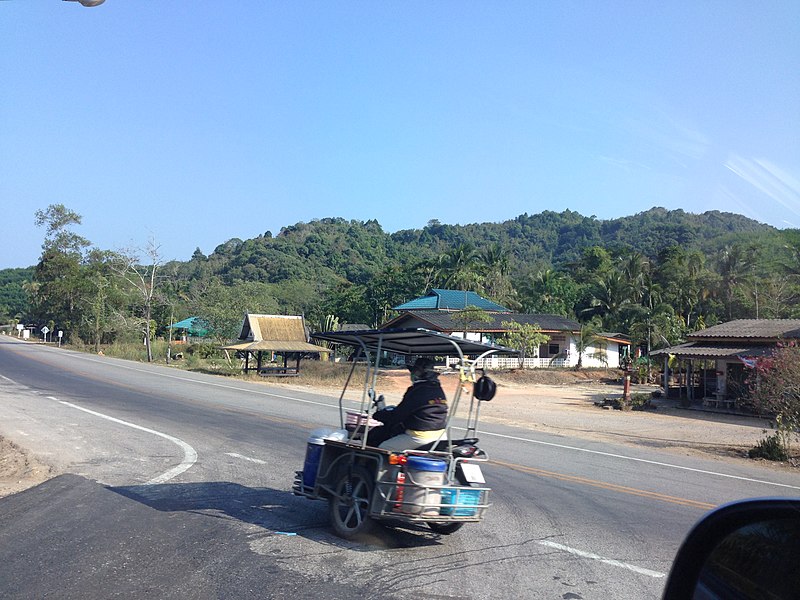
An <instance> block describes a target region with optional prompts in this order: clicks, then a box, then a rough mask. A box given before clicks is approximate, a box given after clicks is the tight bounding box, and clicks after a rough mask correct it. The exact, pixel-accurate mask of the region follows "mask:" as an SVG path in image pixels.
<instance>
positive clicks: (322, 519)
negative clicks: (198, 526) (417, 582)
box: [108, 481, 440, 551]
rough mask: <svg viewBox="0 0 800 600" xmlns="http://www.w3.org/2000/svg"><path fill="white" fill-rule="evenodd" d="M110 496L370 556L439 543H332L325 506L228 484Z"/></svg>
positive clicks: (416, 533)
mask: <svg viewBox="0 0 800 600" xmlns="http://www.w3.org/2000/svg"><path fill="white" fill-rule="evenodd" d="M108 489H109V490H111V491H112V492H115V493H117V494H120V495H122V496H124V497H126V498H129V499H131V500H135V501H137V502H140V503H142V504H145V505H146V506H149V507H150V508H154V509H156V510H158V511H162V512H184V513H191V514H198V515H202V516H204V517H208V518H215V519H223V520H225V519H232V520H235V521H239V522H242V523H248V524H251V525H255V526H258V527H261V528H262V529H263V530H264V534H265V535H275V536H295V535H298V536H302V537H304V538H307V539H310V540H313V541H315V542H318V543H324V544H330V545H334V546H339V547H346V548H349V549H351V550H363V551H369V550H371V549H373V548H372V547H373V546H380V547H381V548H384V549H386V548H408V547H419V546H430V545H436V544H439V543H440V541H439V540H440V536H439V535H438V534H434V533H433V532H432V531H431V530H430V529H428V528H427V527H419V528H417V527H409V526H408V525H407V524H404V526H403V528H402V529H399V528H394V527H391V528H388V527H387V528H377V531H376V532H375V533H374V534H373V535H371V536H370V537H369V538H368V539H362V540H359V541H357V542H354V541H347V540H343V539H340V538H338V537H336V536H335V535H334V534H333V533H332V532H331V530H330V527H329V521H328V505H327V503H325V502H321V501H311V500H308V499H306V498H300V497H297V496H295V495H293V494H292V493H291V492H287V491H284V490H275V489H272V488H251V487H247V486H244V485H241V484H238V483H231V482H219V481H215V482H200V483H165V484H157V485H134V486H121V487H109V488H108Z"/></svg>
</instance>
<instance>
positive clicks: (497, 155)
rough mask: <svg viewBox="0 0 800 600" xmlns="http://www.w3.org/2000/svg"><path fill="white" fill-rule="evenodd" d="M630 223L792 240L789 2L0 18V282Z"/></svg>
mask: <svg viewBox="0 0 800 600" xmlns="http://www.w3.org/2000/svg"><path fill="white" fill-rule="evenodd" d="M51 204H63V205H65V206H66V207H68V208H69V209H71V210H73V211H75V212H76V213H78V214H79V215H81V217H82V223H81V224H80V225H79V226H76V227H75V228H74V231H75V232H76V233H78V234H80V235H82V236H83V237H85V238H87V239H88V240H89V241H90V242H91V243H92V245H93V246H96V247H98V248H101V249H104V250H119V249H123V248H133V247H141V248H144V247H147V245H148V244H150V243H154V244H155V245H156V246H158V248H159V252H160V254H161V256H162V258H163V259H164V260H173V259H174V260H188V259H189V258H190V257H191V255H192V253H193V252H194V250H195V249H196V248H200V250H201V251H202V252H203V253H205V254H210V253H211V252H213V250H214V248H216V247H217V246H218V245H220V244H222V243H224V242H226V241H227V240H229V239H231V238H241V239H248V238H252V237H256V236H258V235H261V234H263V233H265V232H266V231H271V232H272V233H273V234H277V233H278V232H279V231H280V229H281V228H282V227H285V226H289V225H293V224H295V223H298V222H308V221H311V220H313V219H320V218H324V217H343V218H345V219H357V220H363V221H366V220H369V219H376V220H377V221H378V222H379V223H380V224H381V225H382V226H383V228H384V230H385V231H388V232H394V231H398V230H401V229H411V228H422V227H424V226H425V225H426V224H427V222H428V221H430V220H431V219H438V220H439V221H441V222H442V223H452V224H465V223H481V222H500V221H505V220H507V219H513V218H515V217H516V216H518V215H521V214H523V213H527V214H529V215H533V214H536V213H539V212H541V211H544V210H553V211H558V212H560V211H563V210H567V209H569V210H573V211H577V212H579V213H581V214H583V215H586V216H592V215H593V216H595V217H597V218H598V219H613V218H618V217H622V216H627V215H633V214H636V213H639V212H642V211H645V210H647V209H649V208H651V207H653V206H662V207H665V208H668V209H678V208H680V209H683V210H686V211H688V212H692V213H702V212H705V211H708V210H721V211H727V212H734V213H738V214H742V215H745V216H747V217H750V218H753V219H756V220H758V221H760V222H762V223H768V224H770V225H773V226H775V227H778V228H798V227H800V2H797V1H796V0H788V1H783V0H768V1H766V2H752V1H750V0H747V1H744V0H731V1H722V0H719V1H702V0H701V1H698V0H689V1H683V0H674V1H671V2H666V3H658V4H656V3H653V2H645V1H644V0H642V1H639V2H637V1H635V0H626V1H615V0H602V1H601V0H596V1H593V2H592V1H588V0H587V1H569V0H552V1H543V2H531V1H530V0H525V1H523V2H515V1H510V0H509V1H500V0H498V1H495V2H477V1H470V0H463V1H459V2H455V1H448V0H439V1H436V2H430V1H425V2H423V1H414V0H410V1H404V2H391V1H386V2H368V1H362V2H356V1H349V0H338V1H335V2H329V1H323V0H319V1H314V2H310V1H306V0H292V1H290V2H288V1H284V2H273V1H268V0H236V1H235V2H226V1H217V2H212V1H206V2H196V1H194V2H189V1H188V0H174V1H169V0H158V1H157V2H156V1H152V0H151V1H149V2H144V1H133V0H106V2H105V3H104V4H102V5H100V6H97V7H94V8H85V7H82V6H80V5H79V4H78V3H76V2H65V1H61V0H2V1H0V211H1V212H0V214H2V215H3V217H4V218H3V226H2V230H0V268H9V267H27V266H32V265H35V264H36V262H38V259H39V256H40V254H41V245H42V242H43V240H44V234H45V231H44V230H43V229H42V228H37V227H36V226H35V217H34V214H35V212H36V211H37V210H39V209H45V208H46V207H47V206H49V205H51Z"/></svg>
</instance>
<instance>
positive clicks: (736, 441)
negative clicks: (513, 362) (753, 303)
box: [0, 370, 795, 497]
mask: <svg viewBox="0 0 800 600" xmlns="http://www.w3.org/2000/svg"><path fill="white" fill-rule="evenodd" d="M496 380H497V382H498V384H499V385H498V392H497V396H496V397H495V398H494V400H492V401H491V402H486V403H483V404H482V406H481V421H482V422H484V423H489V422H493V423H502V424H511V425H516V426H520V427H523V428H526V429H529V430H531V431H540V432H546V433H553V434H561V435H564V436H568V437H572V438H578V439H587V440H602V441H608V442H613V443H616V444H624V445H631V446H639V447H648V448H651V449H653V448H655V449H658V450H662V451H664V452H665V453H667V454H678V455H695V456H697V455H702V456H705V457H708V458H713V459H715V460H720V461H730V460H735V461H741V460H749V459H747V458H746V456H747V450H748V449H750V448H752V447H753V446H754V445H755V444H756V443H757V442H758V441H759V440H761V439H762V438H763V437H764V435H765V434H764V430H765V429H768V428H769V423H768V422H767V421H764V420H760V419H755V418H752V417H743V416H735V415H728V414H723V413H714V412H707V411H699V410H686V409H681V408H679V407H677V406H676V405H675V403H674V402H667V401H665V400H659V399H654V400H653V401H652V407H651V408H649V409H647V410H643V411H620V410H607V409H603V408H600V407H598V406H596V405H595V402H598V401H601V400H603V399H604V398H615V397H619V396H621V395H622V383H621V380H620V378H619V371H608V372H598V371H581V372H574V371H561V372H555V371H539V372H536V373H533V372H524V373H513V374H502V375H498V376H497V377H496ZM264 383H269V384H270V385H276V382H275V381H269V382H264ZM409 384H410V381H409V379H408V374H407V372H406V371H402V370H397V371H392V372H388V373H386V374H384V375H382V376H381V377H380V379H379V382H378V386H377V387H378V391H379V392H380V393H383V394H384V395H385V396H386V400H387V403H390V404H396V403H397V402H399V401H400V398H401V397H402V394H403V392H404V391H405V389H406V388H407V387H408V385H409ZM442 384H443V386H444V388H445V391H446V392H447V394H448V397H450V398H452V395H453V392H454V390H455V386H456V385H458V377H457V376H455V375H444V376H442ZM277 385H282V386H284V387H288V388H300V389H304V390H312V389H313V390H316V391H319V392H321V393H325V394H329V395H337V394H338V389H333V388H331V387H324V386H321V385H319V384H318V385H316V386H314V387H311V386H308V385H302V384H299V382H292V383H286V382H277ZM654 389H656V388H655V387H654V386H632V392H634V393H637V392H639V393H649V392H651V391H653V390H654ZM467 404H468V403H466V402H464V403H463V404H462V405H461V407H460V411H459V412H460V413H462V412H463V413H464V414H466V408H467V406H466V405H467ZM763 464H764V466H765V467H767V468H771V469H793V468H795V467H792V466H791V465H785V464H775V463H767V462H764V463H763ZM55 474H56V473H54V471H53V469H51V468H50V467H49V466H47V465H43V464H41V463H39V462H38V461H37V460H36V459H35V457H33V456H31V455H30V454H29V453H27V452H26V451H25V450H24V449H23V448H20V447H19V446H17V445H15V444H13V443H11V442H9V441H8V440H4V439H2V438H0V497H2V496H6V495H9V494H13V493H16V492H18V491H21V490H23V489H26V488H28V487H31V486H34V485H37V484H39V483H41V482H42V481H45V480H46V479H48V478H49V477H52V476H54V475H55Z"/></svg>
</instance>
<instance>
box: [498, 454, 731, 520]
mask: <svg viewBox="0 0 800 600" xmlns="http://www.w3.org/2000/svg"><path fill="white" fill-rule="evenodd" d="M491 463H492V464H495V465H499V466H501V467H506V468H508V469H512V470H514V471H520V472H523V473H529V474H531V475H539V476H540V477H549V478H551V479H559V480H561V481H568V482H571V483H578V484H580V485H588V486H591V487H596V488H600V489H604V490H609V491H612V492H619V493H622V494H629V495H631V496H639V497H641V498H649V499H651V500H658V501H660V502H668V503H670V504H677V505H679V506H689V507H692V508H699V509H700V510H711V509H712V508H716V506H717V505H716V504H710V503H708V502H698V501H697V500H689V499H687V498H678V497H676V496H667V495H666V494H659V493H658V492H648V491H646V490H640V489H637V488H632V487H627V486H624V485H617V484H614V483H606V482H604V481H597V480H595V479H588V478H586V477H578V476H577V475H565V474H564V473H556V472H554V471H545V470H544V469H537V468H535V467H528V466H525V465H518V464H515V463H509V462H504V461H500V460H495V459H492V461H491Z"/></svg>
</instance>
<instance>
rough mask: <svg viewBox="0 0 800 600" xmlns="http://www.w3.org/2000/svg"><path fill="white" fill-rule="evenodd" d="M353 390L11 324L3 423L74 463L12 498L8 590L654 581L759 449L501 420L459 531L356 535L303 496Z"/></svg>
mask: <svg viewBox="0 0 800 600" xmlns="http://www.w3.org/2000/svg"><path fill="white" fill-rule="evenodd" d="M336 404H337V398H333V397H325V396H318V395H313V394H308V393H302V392H296V391H288V390H286V389H283V388H272V387H269V386H266V385H261V384H249V383H244V382H240V381H232V380H229V379H225V378H219V377H213V376H206V375H201V374H194V373H186V372H183V371H179V370H175V369H169V368H166V367H160V366H154V365H143V364H138V363H130V362H126V361H119V360H115V359H111V358H107V357H102V356H94V355H87V354H80V353H74V352H69V351H65V350H60V349H54V348H49V347H44V346H41V345H37V344H32V343H21V342H17V341H15V340H11V339H7V338H3V337H0V435H3V436H5V437H7V438H10V439H11V440H13V441H14V442H16V443H17V444H19V445H21V446H23V447H25V448H27V449H28V450H30V451H32V452H34V453H35V454H36V455H37V456H39V457H40V458H41V459H42V460H43V461H44V462H47V463H49V464H52V465H54V466H55V467H56V468H57V469H58V471H59V472H61V473H64V475H61V476H59V477H57V478H55V479H52V480H50V481H48V482H46V483H44V484H42V485H40V486H38V487H36V488H32V489H29V490H27V491H25V492H22V493H20V494H16V495H14V496H11V497H8V498H5V499H2V500H0V597H3V598H32V597H36V598H44V597H51V598H77V597H80V598H111V597H125V598H141V597H148V598H149V597H181V598H185V597H191V598H284V597H293V598H352V597H364V598H408V597H425V598H460V599H467V598H485V597H493V598H562V599H575V600H580V599H588V598H621V599H624V598H637V599H639V598H656V597H658V596H659V595H660V593H661V590H662V588H663V585H664V577H665V575H666V573H667V572H668V570H669V566H670V564H671V561H672V557H673V556H674V554H675V552H676V550H677V548H678V545H679V544H680V541H681V540H682V538H683V537H684V535H685V534H686V533H687V531H688V530H689V528H690V527H691V526H692V524H693V523H694V522H696V520H697V519H698V518H699V517H700V516H701V515H702V514H704V513H705V512H706V511H707V510H709V509H710V508H712V507H713V506H716V505H718V504H720V503H724V502H728V501H731V500H735V499H738V498H745V497H753V496H773V495H788V496H800V477H799V476H797V475H795V474H792V473H785V474H784V473H777V474H776V473H775V472H773V471H770V470H766V469H760V468H758V467H757V466H749V465H741V466H740V465H736V464H733V463H727V462H718V461H709V460H702V459H695V458H688V457H687V458H680V457H676V456H674V455H670V456H665V455H663V454H660V453H658V452H657V451H653V452H648V451H645V450H639V449H631V448H623V447H615V446H612V445H609V444H603V443H598V442H591V441H584V440H578V439H570V438H567V437H562V436H549V435H543V434H541V433H538V432H532V431H527V430H525V429H522V428H513V427H502V426H495V425H491V426H489V425H485V426H484V427H482V433H481V441H482V444H481V445H482V447H484V448H485V449H486V450H487V451H488V453H489V455H490V457H491V462H490V464H489V465H487V466H486V467H485V468H484V474H485V475H486V478H487V481H488V484H489V485H490V486H491V487H492V488H493V493H492V498H491V500H492V502H493V506H492V507H491V508H490V509H489V511H487V515H486V519H485V520H484V521H483V522H482V523H480V524H474V525H467V526H465V527H464V528H463V529H462V530H461V531H459V532H458V533H456V534H454V535H452V536H438V535H435V534H433V533H431V532H429V531H427V530H423V529H414V528H393V529H386V530H383V531H381V532H380V533H379V534H378V535H377V536H376V538H375V539H374V540H371V541H370V543H356V542H346V541H343V540H340V539H339V538H337V537H335V536H334V535H333V534H332V533H331V531H330V528H329V526H328V519H327V510H326V509H327V507H326V505H325V504H323V503H321V502H315V501H310V500H307V499H305V498H300V497H296V496H293V495H292V494H291V491H290V490H291V485H292V480H293V477H294V472H295V471H296V470H298V469H300V468H301V467H302V462H303V457H304V453H305V444H306V439H307V437H308V434H309V432H310V431H311V430H312V429H315V428H317V427H320V426H335V425H336V423H338V409H337V407H336Z"/></svg>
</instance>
